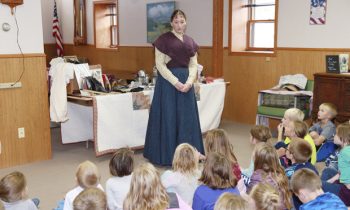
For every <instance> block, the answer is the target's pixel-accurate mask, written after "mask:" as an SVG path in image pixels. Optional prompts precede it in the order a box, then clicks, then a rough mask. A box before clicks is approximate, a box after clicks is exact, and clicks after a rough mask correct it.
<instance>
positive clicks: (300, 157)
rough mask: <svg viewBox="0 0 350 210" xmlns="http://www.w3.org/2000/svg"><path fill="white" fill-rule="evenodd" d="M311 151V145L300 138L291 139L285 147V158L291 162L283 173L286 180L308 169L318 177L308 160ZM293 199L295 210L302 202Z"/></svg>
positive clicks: (296, 198)
mask: <svg viewBox="0 0 350 210" xmlns="http://www.w3.org/2000/svg"><path fill="white" fill-rule="evenodd" d="M311 153H312V149H311V145H310V144H309V143H308V142H307V141H305V140H304V139H301V138H293V139H292V140H291V142H290V144H289V145H288V147H287V152H286V156H287V158H288V159H289V160H290V161H291V162H292V165H291V166H289V167H288V168H287V169H286V170H285V172H286V176H287V177H288V179H291V178H292V175H293V174H294V173H295V172H296V171H298V170H300V169H302V168H308V169H310V170H312V171H313V172H315V173H316V174H317V175H318V172H317V169H316V168H315V166H313V165H312V164H311V163H310V162H308V160H309V159H310V157H311ZM292 197H293V203H294V207H295V209H296V210H298V209H299V207H300V206H301V205H302V202H301V201H300V200H299V199H298V197H296V196H295V195H293V196H292Z"/></svg>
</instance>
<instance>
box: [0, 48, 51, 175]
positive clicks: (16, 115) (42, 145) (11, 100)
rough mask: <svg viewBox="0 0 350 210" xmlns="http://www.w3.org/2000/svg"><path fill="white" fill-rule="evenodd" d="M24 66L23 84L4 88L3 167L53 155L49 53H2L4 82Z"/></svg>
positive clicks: (0, 118) (0, 120)
mask: <svg viewBox="0 0 350 210" xmlns="http://www.w3.org/2000/svg"><path fill="white" fill-rule="evenodd" d="M23 66H24V67H25V68H24V69H25V71H24V73H23V76H22V78H21V80H20V82H21V83H22V87H20V88H13V89H0V142H1V153H0V168H5V167H10V166H15V165H20V164H25V163H30V162H34V161H39V160H47V159H50V158H51V137H50V119H49V105H48V91H47V79H46V78H47V74H46V65H45V55H44V54H25V55H24V57H22V56H21V55H0V83H11V82H15V81H16V80H17V79H18V78H19V77H20V75H21V73H22V70H23ZM18 128H24V129H25V137H24V138H21V139H20V138H18Z"/></svg>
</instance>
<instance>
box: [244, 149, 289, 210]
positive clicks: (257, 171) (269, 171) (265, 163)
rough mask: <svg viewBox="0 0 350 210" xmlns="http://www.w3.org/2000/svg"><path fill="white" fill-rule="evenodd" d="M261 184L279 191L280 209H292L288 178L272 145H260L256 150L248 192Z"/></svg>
mask: <svg viewBox="0 0 350 210" xmlns="http://www.w3.org/2000/svg"><path fill="white" fill-rule="evenodd" d="M259 183H268V184H270V185H271V186H273V187H274V188H276V189H278V190H279V194H280V199H281V203H280V204H281V206H280V208H279V209H290V208H291V207H292V205H291V201H290V199H291V193H290V191H289V186H288V178H287V177H286V175H285V173H284V169H283V167H282V166H281V165H280V161H279V158H278V155H277V152H276V150H275V148H273V146H271V145H270V144H258V145H257V147H256V149H255V153H254V173H253V175H252V176H251V178H250V183H249V185H248V188H247V192H248V193H249V192H250V191H251V190H252V189H253V187H254V186H255V185H257V184H259Z"/></svg>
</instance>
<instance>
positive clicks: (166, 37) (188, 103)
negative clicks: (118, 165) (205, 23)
mask: <svg viewBox="0 0 350 210" xmlns="http://www.w3.org/2000/svg"><path fill="white" fill-rule="evenodd" d="M171 26H172V31H170V32H166V33H164V34H162V35H161V36H160V37H159V38H158V39H157V40H156V41H155V42H154V43H153V46H154V47H155V58H156V66H157V69H158V72H159V77H158V79H157V83H156V87H155V90H154V96H153V101H152V106H151V110H150V115H149V120H148V127H147V134H146V141H145V148H144V153H143V155H144V157H145V158H147V159H149V160H150V161H151V162H152V163H154V164H158V165H171V163H172V159H173V155H174V152H175V149H176V147H177V145H179V144H181V143H189V144H191V145H192V146H194V147H195V148H196V149H197V150H198V151H199V152H200V153H202V154H203V153H204V148H203V141H202V133H201V128H200V123H199V116H198V108H197V102H196V99H195V94H194V88H193V87H192V85H193V82H194V80H195V79H196V76H197V65H198V63H197V50H198V45H197V44H196V43H195V42H194V41H193V39H192V38H191V37H189V36H187V35H185V34H184V32H185V29H186V15H185V13H184V12H183V11H181V10H175V11H174V12H173V14H172V15H171Z"/></svg>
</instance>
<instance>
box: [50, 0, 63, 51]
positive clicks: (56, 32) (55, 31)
mask: <svg viewBox="0 0 350 210" xmlns="http://www.w3.org/2000/svg"><path fill="white" fill-rule="evenodd" d="M52 36H53V37H54V38H55V41H56V51H57V56H63V41H62V37H61V32H60V24H59V20H58V14H57V6H56V1H54V8H53V21H52Z"/></svg>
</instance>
